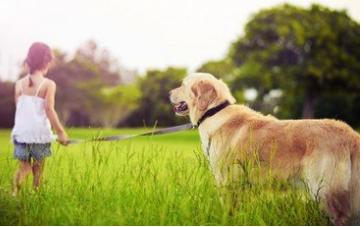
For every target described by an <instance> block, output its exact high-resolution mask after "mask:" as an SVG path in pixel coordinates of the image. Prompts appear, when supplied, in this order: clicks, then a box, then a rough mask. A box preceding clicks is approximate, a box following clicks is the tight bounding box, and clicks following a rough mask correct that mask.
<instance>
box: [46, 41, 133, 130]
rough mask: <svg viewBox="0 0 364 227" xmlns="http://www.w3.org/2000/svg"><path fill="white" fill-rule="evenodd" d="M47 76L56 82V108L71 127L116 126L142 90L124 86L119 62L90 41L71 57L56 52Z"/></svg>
mask: <svg viewBox="0 0 364 227" xmlns="http://www.w3.org/2000/svg"><path fill="white" fill-rule="evenodd" d="M55 56H56V62H55V66H54V67H53V68H52V69H51V70H50V72H49V73H48V76H49V77H50V78H51V79H53V80H54V81H55V82H56V84H57V87H58V89H57V97H56V102H57V103H56V109H57V112H58V113H59V115H60V117H61V119H62V121H63V122H65V123H66V124H67V125H69V126H90V125H93V126H103V127H115V126H116V125H117V124H118V123H119V122H120V121H121V120H123V119H124V118H126V117H127V116H128V115H129V114H130V112H131V111H133V110H134V109H135V108H136V105H137V103H138V100H139V97H140V92H139V91H138V88H137V87H136V86H135V85H123V84H122V81H121V79H122V75H121V74H120V73H119V72H118V70H115V69H113V68H116V69H117V67H118V65H117V63H115V62H114V60H113V59H112V58H111V57H110V56H109V54H108V52H107V51H106V50H102V49H100V48H99V47H97V45H96V43H94V42H92V41H90V42H88V43H86V44H85V45H84V46H82V47H81V48H80V49H79V50H78V51H77V52H76V54H75V56H74V57H73V58H72V59H71V60H66V56H65V55H64V54H63V53H61V52H60V51H59V50H58V51H57V50H56V51H55Z"/></svg>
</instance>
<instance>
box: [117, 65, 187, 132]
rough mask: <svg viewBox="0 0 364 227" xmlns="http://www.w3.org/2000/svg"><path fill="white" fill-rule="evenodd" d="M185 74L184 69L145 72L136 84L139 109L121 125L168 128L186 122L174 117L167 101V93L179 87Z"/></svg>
mask: <svg viewBox="0 0 364 227" xmlns="http://www.w3.org/2000/svg"><path fill="white" fill-rule="evenodd" d="M186 74H187V71H186V69H184V68H167V69H166V70H149V71H147V72H146V74H145V75H144V76H142V77H140V79H139V81H138V82H137V83H138V87H139V89H140V91H141V92H142V95H141V98H140V103H139V107H138V108H137V109H136V111H135V112H133V113H132V114H130V117H129V118H127V119H126V120H125V121H123V122H122V125H127V126H143V125H145V126H154V125H157V126H168V125H174V124H178V123H181V122H183V121H186V120H183V119H182V120H181V118H178V117H176V116H175V114H174V112H173V108H172V105H171V103H170V101H169V91H170V90H172V89H173V88H176V87H178V86H180V85H181V82H182V79H183V78H184V77H185V76H186Z"/></svg>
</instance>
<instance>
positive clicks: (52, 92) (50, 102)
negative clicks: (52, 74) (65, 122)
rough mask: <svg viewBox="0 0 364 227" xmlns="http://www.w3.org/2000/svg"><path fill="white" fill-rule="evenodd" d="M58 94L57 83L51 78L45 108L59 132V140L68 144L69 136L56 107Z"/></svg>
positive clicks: (53, 125)
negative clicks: (55, 101) (55, 102)
mask: <svg viewBox="0 0 364 227" xmlns="http://www.w3.org/2000/svg"><path fill="white" fill-rule="evenodd" d="M55 96H56V83H54V82H53V81H51V80H49V85H48V87H47V92H46V97H45V110H46V113H47V117H48V119H49V121H50V122H51V124H52V127H53V128H54V130H55V131H56V133H57V136H58V141H59V142H60V143H61V144H63V145H67V144H68V136H67V133H66V131H65V130H64V128H63V126H62V124H61V122H60V121H59V118H58V115H57V112H56V111H55V109H54V99H55Z"/></svg>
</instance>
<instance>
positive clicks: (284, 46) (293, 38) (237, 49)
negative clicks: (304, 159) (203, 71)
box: [229, 4, 360, 124]
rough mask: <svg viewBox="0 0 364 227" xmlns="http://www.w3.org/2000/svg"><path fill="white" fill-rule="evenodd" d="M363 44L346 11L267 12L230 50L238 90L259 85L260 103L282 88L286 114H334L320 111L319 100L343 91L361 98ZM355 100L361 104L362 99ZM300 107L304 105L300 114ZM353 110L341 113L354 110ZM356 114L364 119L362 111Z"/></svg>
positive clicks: (288, 7) (282, 9) (255, 19)
mask: <svg viewBox="0 0 364 227" xmlns="http://www.w3.org/2000/svg"><path fill="white" fill-rule="evenodd" d="M359 44H360V40H359V24H358V23H357V22H355V21H353V20H352V19H350V18H349V16H348V15H347V13H346V12H344V11H334V10H330V9H327V8H325V7H322V6H319V5H312V6H311V8H309V9H303V8H299V7H295V6H292V5H287V4H285V5H281V6H278V7H274V8H271V9H266V10H262V11H260V12H258V13H257V14H255V15H254V16H253V17H252V19H251V20H250V21H249V22H248V23H247V25H246V26H245V30H244V35H243V36H241V37H240V38H239V39H238V40H236V41H235V42H234V43H233V44H232V46H231V48H230V53H229V57H230V59H231V60H232V61H233V62H234V64H235V66H236V67H237V69H236V70H234V74H235V79H234V80H233V83H232V85H233V89H234V91H237V90H239V89H242V88H244V87H245V88H246V87H254V88H256V89H257V91H258V98H257V100H256V101H255V103H262V102H263V99H264V97H266V96H267V94H268V93H269V91H270V90H271V89H281V90H282V91H283V96H282V99H281V102H280V109H281V110H282V113H287V112H291V114H289V115H286V116H285V117H291V118H292V117H293V118H296V117H300V115H301V114H302V115H303V117H313V116H314V114H315V113H316V114H317V113H318V112H321V114H322V115H324V116H325V117H335V116H333V115H332V112H329V111H328V112H325V113H323V111H322V110H318V109H319V108H320V106H319V105H318V103H320V102H322V101H321V99H322V98H323V96H327V95H326V94H328V93H331V94H332V93H335V94H336V93H337V92H338V91H340V92H343V91H344V92H345V93H347V94H348V95H350V96H356V97H358V96H359V69H360V65H359V55H360V53H359ZM291 97H294V99H297V100H303V101H302V102H295V101H294V100H292V101H291V100H290V99H291ZM326 99H327V97H326ZM352 100H354V101H355V104H354V105H355V106H358V105H359V103H358V102H357V101H358V100H359V99H358V98H354V99H352ZM330 103H332V104H333V105H335V104H334V101H332V102H330ZM298 105H300V106H299V107H298ZM297 108H301V110H300V111H299V113H298V115H296V111H295V110H296V109H297ZM328 109H333V108H327V110H328ZM354 109H355V108H354ZM354 109H349V110H347V109H341V111H342V113H344V112H345V111H348V112H351V114H353V110H354ZM321 114H320V115H321ZM341 115H342V116H344V115H345V116H348V114H341ZM354 117H355V118H357V119H359V112H354ZM344 120H349V121H350V118H349V119H344ZM352 122H354V121H352ZM357 123H358V121H356V123H354V124H357Z"/></svg>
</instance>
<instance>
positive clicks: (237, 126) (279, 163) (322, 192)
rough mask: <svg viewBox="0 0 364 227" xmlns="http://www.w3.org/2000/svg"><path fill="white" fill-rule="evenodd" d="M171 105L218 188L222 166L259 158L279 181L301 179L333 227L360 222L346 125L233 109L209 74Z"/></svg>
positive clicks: (223, 177)
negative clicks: (185, 121) (197, 142)
mask: <svg viewBox="0 0 364 227" xmlns="http://www.w3.org/2000/svg"><path fill="white" fill-rule="evenodd" d="M170 100H171V102H172V104H174V111H175V112H176V114H177V115H180V116H187V115H189V118H190V120H191V123H192V124H193V125H195V126H196V127H198V131H199V134H200V138H201V142H202V147H203V150H204V152H205V155H206V156H207V158H208V160H209V163H210V166H211V169H212V171H213V174H214V176H215V179H216V181H217V183H218V184H219V185H223V184H225V183H226V181H227V179H228V176H227V174H226V172H225V171H224V168H221V166H220V165H219V163H223V164H222V165H224V164H226V163H227V162H221V161H222V160H224V159H227V157H230V158H231V156H233V157H235V158H236V159H239V158H241V157H245V158H248V159H249V158H253V157H252V156H253V153H254V152H256V154H257V157H258V159H259V160H260V161H262V162H269V168H271V169H272V170H273V171H274V172H275V173H276V174H277V176H278V177H280V178H283V179H287V178H288V177H297V176H298V177H300V178H301V179H303V180H304V181H305V183H306V184H307V185H308V188H309V190H310V193H311V194H312V196H313V197H314V198H317V196H318V198H319V199H320V202H321V203H322V205H323V206H324V208H325V211H326V212H327V213H328V215H329V217H330V218H331V220H332V222H333V223H334V224H335V225H343V224H346V223H347V221H348V220H349V218H350V217H354V216H355V217H358V218H359V206H360V204H359V196H360V195H359V194H360V190H359V174H360V173H359V143H360V142H359V134H358V133H357V132H355V131H354V130H353V129H352V128H350V127H349V126H348V125H347V124H345V123H343V122H341V121H337V120H329V119H322V120H279V119H277V118H275V117H273V116H264V115H262V114H261V113H258V112H256V111H254V110H252V109H250V108H248V107H247V106H244V105H237V104H235V102H236V101H235V99H234V97H233V96H232V95H231V93H230V90H229V88H228V87H227V85H226V84H225V83H224V82H223V81H222V80H218V79H216V78H215V77H214V76H212V75H211V74H207V73H193V74H191V75H189V76H187V77H186V78H185V79H184V80H183V83H182V85H181V86H180V87H178V88H175V89H173V90H172V91H170ZM234 152H235V153H234ZM231 154H238V155H235V156H234V155H231ZM240 161H241V160H240ZM226 165H227V164H226Z"/></svg>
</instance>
